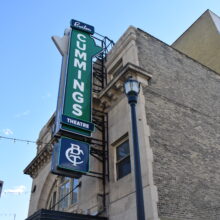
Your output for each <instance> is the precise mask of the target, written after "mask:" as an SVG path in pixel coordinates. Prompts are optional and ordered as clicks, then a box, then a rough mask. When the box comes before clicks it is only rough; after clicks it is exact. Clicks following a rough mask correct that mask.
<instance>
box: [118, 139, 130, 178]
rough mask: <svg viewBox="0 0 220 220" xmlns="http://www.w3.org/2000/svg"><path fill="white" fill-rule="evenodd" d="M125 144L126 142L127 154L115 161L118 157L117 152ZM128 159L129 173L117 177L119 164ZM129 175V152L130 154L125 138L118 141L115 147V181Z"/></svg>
mask: <svg viewBox="0 0 220 220" xmlns="http://www.w3.org/2000/svg"><path fill="white" fill-rule="evenodd" d="M125 142H128V150H129V154H128V155H126V156H125V157H123V158H121V159H119V160H118V159H117V157H118V155H117V150H118V148H119V147H120V146H122V144H124V143H125ZM128 158H129V164H130V171H129V172H128V173H127V174H126V175H124V176H122V177H119V171H118V167H119V164H120V163H121V164H122V162H123V161H125V160H127V159H128ZM129 174H131V152H130V144H129V138H128V137H126V138H123V139H121V140H119V141H118V143H117V144H116V145H115V180H116V181H119V180H121V179H123V178H124V177H126V176H128V175H129Z"/></svg>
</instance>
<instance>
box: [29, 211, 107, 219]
mask: <svg viewBox="0 0 220 220" xmlns="http://www.w3.org/2000/svg"><path fill="white" fill-rule="evenodd" d="M48 219H50V220H57V219H60V220H61V219H62V220H107V219H108V218H106V217H98V216H91V215H82V214H74V213H69V212H59V211H53V210H47V209H40V210H38V211H37V212H35V213H34V214H33V215H31V216H29V217H28V218H27V219H26V220H48Z"/></svg>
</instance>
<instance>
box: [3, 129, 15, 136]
mask: <svg viewBox="0 0 220 220" xmlns="http://www.w3.org/2000/svg"><path fill="white" fill-rule="evenodd" d="M2 132H3V133H4V135H12V134H13V131H12V130H11V129H9V128H5V129H3V130H2Z"/></svg>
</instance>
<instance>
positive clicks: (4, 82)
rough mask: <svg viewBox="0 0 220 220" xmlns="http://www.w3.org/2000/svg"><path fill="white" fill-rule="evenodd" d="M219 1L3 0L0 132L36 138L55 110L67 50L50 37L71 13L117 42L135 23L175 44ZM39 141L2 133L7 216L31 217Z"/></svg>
mask: <svg viewBox="0 0 220 220" xmlns="http://www.w3.org/2000/svg"><path fill="white" fill-rule="evenodd" d="M208 8H209V9H211V10H212V11H213V12H215V13H216V14H218V15H220V4H219V1H218V0H178V1H177V0H169V1H164V0H157V1H155V0H154V1H153V0H136V1H132V0H117V1H116V0H112V1H103V0H102V1H101V0H97V1H91V0H84V1H76V0H62V1H61V0H60V1H59V0H31V1H30V0H20V1H16V0H7V1H6V0H1V2H0V76H1V77H0V100H1V104H0V136H5V137H10V138H20V139H28V140H36V139H37V137H38V133H39V131H40V129H41V128H42V126H43V125H44V124H45V123H46V122H47V120H48V119H49V117H50V116H51V115H52V113H53V112H54V111H55V108H56V99H57V93H58V83H59V74H60V66H61V56H60V54H59V52H58V51H57V49H56V47H55V45H54V44H53V42H52V40H51V36H52V35H57V36H62V35H63V31H64V29H65V28H66V27H69V21H70V19H72V18H75V19H76V20H80V21H83V22H85V23H88V24H91V25H93V26H95V29H96V32H98V33H100V34H102V35H105V36H108V37H109V38H110V39H112V40H114V41H117V39H118V38H119V37H120V36H121V35H122V34H123V32H124V31H125V30H126V29H127V28H128V26H129V25H134V26H136V27H139V28H141V29H143V30H145V31H146V32H148V33H150V34H151V35H153V36H155V37H157V38H159V39H160V40H162V41H164V42H166V43H168V44H171V43H172V42H174V41H175V39H176V38H177V37H178V36H180V35H181V34H182V33H183V32H184V31H185V30H186V29H187V28H188V27H189V26H190V25H191V24H192V23H193V22H194V21H195V20H196V19H197V18H198V17H199V16H200V15H201V14H202V13H203V12H204V11H205V10H206V9H208ZM35 154H36V146H35V145H34V144H31V143H29V144H26V143H22V142H18V141H16V142H14V141H9V140H5V139H0V156H1V157H0V180H3V181H4V188H3V193H2V196H1V198H0V220H13V219H14V214H16V218H15V219H16V220H23V219H24V218H25V217H26V216H27V210H28V203H29V197H30V190H31V178H30V177H29V176H27V175H24V174H23V170H24V168H25V167H26V166H27V165H28V164H29V162H30V161H31V160H32V158H33V157H34V156H35Z"/></svg>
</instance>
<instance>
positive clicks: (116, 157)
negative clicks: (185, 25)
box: [25, 27, 220, 220]
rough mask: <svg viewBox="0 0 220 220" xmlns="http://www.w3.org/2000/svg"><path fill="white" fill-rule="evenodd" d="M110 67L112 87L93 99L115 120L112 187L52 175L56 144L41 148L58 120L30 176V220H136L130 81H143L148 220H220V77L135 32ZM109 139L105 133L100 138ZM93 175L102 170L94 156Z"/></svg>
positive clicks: (140, 107)
mask: <svg viewBox="0 0 220 220" xmlns="http://www.w3.org/2000/svg"><path fill="white" fill-rule="evenodd" d="M105 66H106V69H107V84H106V86H105V88H104V89H103V90H102V91H101V92H99V93H98V94H95V95H94V100H93V105H94V108H95V109H97V110H99V111H102V112H104V113H105V114H106V115H107V116H106V119H107V120H108V123H107V124H106V132H107V134H108V138H107V147H108V151H107V152H108V155H107V156H108V157H107V158H106V161H105V162H106V169H107V170H108V171H109V172H108V177H107V176H106V179H105V185H104V188H103V180H101V179H98V178H92V177H89V176H83V177H81V178H80V179H79V180H76V179H75V180H72V179H68V178H66V179H65V178H62V177H58V176H56V175H53V174H51V173H50V163H51V151H52V145H43V144H41V143H42V142H43V143H48V142H50V140H51V138H52V133H51V130H52V129H51V128H52V127H53V123H54V116H52V117H51V119H50V120H49V122H48V123H47V124H46V125H45V127H44V128H43V129H42V131H41V133H40V135H39V140H38V142H39V145H38V150H37V156H36V157H35V158H34V160H33V161H32V162H31V163H30V164H29V165H28V167H27V168H26V169H25V173H26V174H29V175H30V176H31V177H32V178H33V189H32V194H31V199H30V207H29V216H30V217H29V218H28V219H34V218H33V216H32V217H31V215H32V214H34V213H35V212H36V211H37V210H39V209H42V208H43V209H52V210H53V209H55V210H60V211H65V212H71V213H82V214H84V215H88V216H89V215H93V216H105V217H108V219H110V220H122V219H127V220H134V219H136V207H135V206H136V203H135V187H134V167H133V150H132V141H131V140H132V135H131V123H130V110H129V106H128V104H127V98H126V97H125V95H124V93H123V82H124V81H125V80H126V79H127V78H128V77H130V76H132V77H133V78H136V79H137V80H138V81H140V82H141V92H140V94H139V100H138V104H137V113H138V114H137V116H138V118H137V121H138V129H139V142H140V151H141V165H142V178H143V188H144V199H145V211H146V213H147V220H158V219H161V220H188V219H195V220H207V219H213V220H218V219H220V205H219V204H220V171H219V166H220V162H219V155H220V145H219V141H220V125H219V120H220V92H219V91H220V75H219V72H215V71H214V70H212V69H210V66H209V67H207V66H205V65H203V64H201V63H199V62H197V61H196V60H195V58H194V59H192V58H190V57H189V56H187V55H185V54H183V53H182V52H179V51H178V50H176V49H174V48H173V47H171V46H169V45H167V44H165V43H163V42H161V41H160V40H158V39H156V38H154V37H153V36H151V35H149V34H148V33H146V32H144V31H143V30H140V29H138V28H135V27H129V28H128V30H127V31H126V32H125V33H124V34H123V35H122V37H121V38H120V39H119V40H118V42H117V43H116V44H115V46H114V47H113V48H112V50H111V51H110V52H109V54H108V56H107V61H106V63H105ZM101 133H102V132H101V131H98V129H97V130H96V132H95V133H94V135H93V136H94V137H99V136H101ZM91 169H95V170H98V171H100V172H101V171H102V164H101V163H100V162H99V161H98V160H97V159H96V158H93V157H91ZM79 183H80V184H79ZM77 184H78V188H76V189H75V190H73V191H72V192H71V189H74V186H77ZM68 192H71V193H70V194H69V195H68V196H67V197H66V198H67V199H65V200H62V201H61V202H60V203H59V204H57V202H58V201H59V198H60V197H63V196H64V195H66V194H67V193H68ZM103 193H104V194H103ZM103 197H104V199H105V202H104V203H103ZM72 219H74V217H73V218H72ZM88 219H89V218H88Z"/></svg>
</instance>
